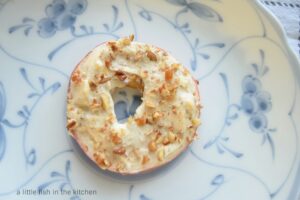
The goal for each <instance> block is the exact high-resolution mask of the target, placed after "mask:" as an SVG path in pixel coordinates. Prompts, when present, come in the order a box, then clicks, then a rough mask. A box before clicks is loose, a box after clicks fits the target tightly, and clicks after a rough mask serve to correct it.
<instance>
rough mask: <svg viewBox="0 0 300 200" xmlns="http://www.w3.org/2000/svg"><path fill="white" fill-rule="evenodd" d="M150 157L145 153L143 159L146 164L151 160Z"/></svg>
mask: <svg viewBox="0 0 300 200" xmlns="http://www.w3.org/2000/svg"><path fill="white" fill-rule="evenodd" d="M149 160H150V159H149V157H148V156H146V155H144V156H143V160H142V164H143V165H144V164H146V163H147V162H149Z"/></svg>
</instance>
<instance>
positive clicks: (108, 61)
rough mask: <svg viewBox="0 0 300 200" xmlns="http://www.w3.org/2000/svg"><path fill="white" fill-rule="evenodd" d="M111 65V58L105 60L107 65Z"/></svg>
mask: <svg viewBox="0 0 300 200" xmlns="http://www.w3.org/2000/svg"><path fill="white" fill-rule="evenodd" d="M110 66H111V59H107V60H105V67H107V68H109V67H110Z"/></svg>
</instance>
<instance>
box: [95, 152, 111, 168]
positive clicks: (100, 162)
mask: <svg viewBox="0 0 300 200" xmlns="http://www.w3.org/2000/svg"><path fill="white" fill-rule="evenodd" d="M93 157H94V159H95V161H96V163H97V164H98V165H99V166H101V167H108V166H109V165H110V162H109V161H108V160H107V159H106V158H105V157H104V156H103V155H102V154H99V153H94V155H93Z"/></svg>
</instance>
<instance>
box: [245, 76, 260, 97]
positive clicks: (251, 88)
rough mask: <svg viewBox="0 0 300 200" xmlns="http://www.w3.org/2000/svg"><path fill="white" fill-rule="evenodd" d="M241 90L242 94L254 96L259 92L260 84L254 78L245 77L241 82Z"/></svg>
mask: <svg viewBox="0 0 300 200" xmlns="http://www.w3.org/2000/svg"><path fill="white" fill-rule="evenodd" d="M242 88H243V91H244V93H249V94H254V93H256V92H258V91H259V90H260V88H261V82H260V80H259V79H257V78H256V77H254V76H252V75H247V76H245V78H244V79H243V81H242Z"/></svg>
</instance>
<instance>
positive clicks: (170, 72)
mask: <svg viewBox="0 0 300 200" xmlns="http://www.w3.org/2000/svg"><path fill="white" fill-rule="evenodd" d="M173 74H174V70H173V69H167V70H166V71H165V80H166V81H170V80H172V79H173Z"/></svg>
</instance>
